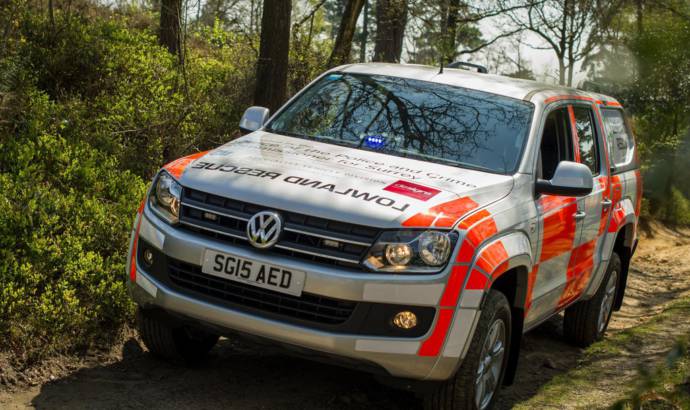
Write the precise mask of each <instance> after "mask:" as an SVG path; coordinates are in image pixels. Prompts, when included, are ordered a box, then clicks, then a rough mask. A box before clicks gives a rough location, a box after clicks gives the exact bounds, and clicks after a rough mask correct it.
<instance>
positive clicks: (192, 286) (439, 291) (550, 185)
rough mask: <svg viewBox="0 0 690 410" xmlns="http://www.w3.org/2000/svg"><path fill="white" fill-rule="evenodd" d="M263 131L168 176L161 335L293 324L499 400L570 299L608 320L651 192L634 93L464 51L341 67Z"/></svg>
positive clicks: (155, 272) (268, 338) (206, 339)
mask: <svg viewBox="0 0 690 410" xmlns="http://www.w3.org/2000/svg"><path fill="white" fill-rule="evenodd" d="M240 127H241V129H242V130H243V131H244V133H245V135H244V136H242V137H241V138H238V139H235V140H233V141H231V142H229V143H227V144H225V145H223V146H220V147H218V148H216V149H213V150H211V151H208V152H200V153H196V154H193V155H190V156H188V157H185V158H181V159H178V160H176V161H174V162H172V163H170V164H168V165H166V166H164V167H163V168H162V169H161V170H160V172H159V173H158V174H157V175H156V177H155V179H154V181H153V184H152V186H151V188H150V190H149V193H148V195H147V197H146V199H145V201H144V202H143V203H142V206H141V207H140V209H139V212H138V215H137V218H136V220H135V223H134V227H133V232H132V239H131V247H130V256H129V261H128V265H127V266H128V275H129V278H130V281H129V282H130V291H131V294H132V296H133V298H134V300H135V301H136V302H137V304H138V305H139V327H140V332H141V335H142V338H143V340H144V342H145V343H146V345H147V347H148V349H149V350H150V351H151V352H152V353H154V354H156V355H159V356H163V357H167V358H178V359H180V358H182V359H184V360H187V361H193V360H197V359H199V358H201V357H203V356H204V355H205V354H206V353H207V352H208V351H209V350H210V349H211V348H212V347H213V346H214V344H215V343H216V341H217V340H218V337H219V335H225V336H232V337H235V335H241V336H244V337H247V338H249V340H252V341H253V342H255V343H266V342H268V343H273V344H277V345H283V346H285V347H287V348H288V350H290V351H291V352H300V353H301V354H303V355H305V356H307V357H314V356H318V357H321V358H322V357H327V358H329V360H332V361H333V363H342V364H346V365H351V366H355V367H357V368H360V369H363V370H367V371H371V372H375V373H378V374H383V375H386V376H387V377H389V378H390V377H392V378H395V379H396V380H398V381H401V382H402V383H403V384H404V385H407V386H413V387H417V386H419V388H420V389H422V390H423V391H426V392H427V395H426V397H427V400H426V404H427V406H428V407H429V408H431V409H486V408H489V407H491V405H492V404H493V402H494V401H495V398H496V395H497V391H498V388H499V386H500V385H501V384H509V383H510V382H511V381H512V379H513V377H514V374H515V369H516V366H517V361H518V352H519V347H520V340H521V338H522V335H523V333H525V332H527V331H529V330H530V329H532V328H534V327H535V326H537V325H539V324H540V323H542V322H543V321H545V320H547V319H549V318H550V317H552V316H553V315H555V314H557V313H559V312H560V311H563V310H565V315H564V317H565V319H564V332H565V334H566V337H567V338H568V340H570V341H572V342H573V343H576V344H578V345H582V346H585V345H588V344H590V343H592V342H594V341H596V340H598V339H600V338H601V337H602V336H603V334H604V332H605V331H606V327H607V325H608V322H609V319H610V317H611V313H612V312H613V311H614V310H616V309H618V308H619V307H620V305H621V300H622V298H623V293H624V289H625V284H626V277H627V273H628V266H629V262H630V258H631V256H632V254H633V252H634V250H635V246H636V243H637V239H636V238H637V235H636V232H637V221H638V216H639V212H640V203H641V194H642V188H641V183H642V181H641V178H640V171H639V161H638V159H637V152H636V148H635V143H634V139H633V135H632V133H631V131H630V127H629V124H628V122H627V120H626V117H625V115H624V113H623V111H622V107H621V105H620V104H619V103H618V102H617V101H616V100H615V99H613V98H611V97H608V96H605V95H600V94H593V93H588V92H584V91H579V90H575V89H567V88H560V87H554V86H548V85H544V84H539V83H536V82H531V81H523V80H516V79H511V78H506V77H500V76H494V75H489V74H482V73H472V72H469V71H467V70H462V69H448V68H447V69H445V70H443V71H442V72H439V69H438V68H435V67H426V66H415V65H395V64H357V65H349V66H342V67H338V68H336V69H333V70H330V71H328V72H326V73H324V74H323V75H321V76H320V77H319V78H317V79H316V80H315V81H314V82H313V83H311V84H310V85H309V86H308V87H306V88H305V89H304V90H302V91H301V92H300V93H298V94H297V95H296V96H295V97H294V98H292V99H291V100H290V101H289V102H288V103H287V104H285V106H284V107H282V108H281V109H280V110H279V111H278V112H277V113H275V114H274V115H272V116H270V118H269V113H268V110H267V109H265V108H260V107H251V108H249V109H248V110H247V112H246V113H245V115H244V117H243V118H242V121H241V124H240Z"/></svg>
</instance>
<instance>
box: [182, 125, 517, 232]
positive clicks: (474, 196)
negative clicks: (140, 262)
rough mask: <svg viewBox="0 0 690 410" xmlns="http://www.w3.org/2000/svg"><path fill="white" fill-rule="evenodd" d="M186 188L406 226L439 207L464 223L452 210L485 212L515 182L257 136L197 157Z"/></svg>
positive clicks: (283, 207)
mask: <svg viewBox="0 0 690 410" xmlns="http://www.w3.org/2000/svg"><path fill="white" fill-rule="evenodd" d="M180 183H181V184H182V185H183V186H185V187H189V188H192V189H197V190H201V191H204V192H208V193H212V194H215V195H220V196H224V197H229V198H233V199H236V200H240V201H245V202H249V203H253V204H257V205H261V206H265V207H267V208H272V209H276V210H284V211H292V212H298V213H302V214H307V215H313V216H318V217H321V218H326V219H333V220H339V221H343V222H348V223H352V224H359V225H367V226H372V227H378V228H398V227H401V226H414V225H416V223H415V222H414V221H416V220H420V218H419V216H420V215H427V216H428V215H429V213H431V214H432V215H433V214H434V212H435V211H434V210H436V213H438V212H440V211H438V210H439V209H441V210H446V211H445V215H443V217H445V218H446V219H448V217H449V216H450V217H451V218H453V222H457V220H456V219H459V218H460V217H461V216H462V215H460V214H458V213H457V209H458V207H457V206H451V207H448V206H446V205H448V204H451V205H452V204H453V203H457V202H458V201H465V202H463V205H462V206H461V208H462V209H463V210H464V211H463V212H461V213H466V212H468V211H470V210H472V209H477V208H481V207H484V206H486V205H488V204H490V203H492V202H494V201H497V200H499V199H501V198H503V197H504V196H506V195H507V194H508V193H509V192H510V190H511V188H512V185H513V178H512V177H510V176H505V175H497V174H492V173H486V172H480V171H474V170H469V169H463V168H458V167H452V166H446V165H439V164H434V163H431V162H425V161H419V160H414V159H408V158H401V157H396V156H391V155H386V154H381V153H377V152H371V151H365V150H360V149H354V148H348V147H343V146H339V145H332V144H326V143H320V142H315V141H310V140H306V139H301V138H293V137H287V136H283V135H277V134H271V133H267V132H263V131H257V132H254V133H252V134H249V135H247V136H244V137H242V138H239V139H236V140H234V141H232V142H230V143H227V144H225V145H223V146H221V147H219V148H217V149H215V150H212V151H209V152H208V153H206V154H205V155H202V156H200V157H198V158H196V159H194V160H193V161H192V162H190V163H189V164H188V165H187V166H186V167H185V169H184V172H183V173H182V175H181V177H180ZM467 203H471V204H472V205H471V206H469V207H468V206H467ZM447 209H455V210H456V211H454V212H455V214H454V213H453V212H450V213H449V212H448V211H447ZM415 215H416V216H417V218H413V217H414V216H415ZM422 219H424V218H422ZM411 221H412V222H411ZM444 226H452V224H449V223H446V224H445V225H444Z"/></svg>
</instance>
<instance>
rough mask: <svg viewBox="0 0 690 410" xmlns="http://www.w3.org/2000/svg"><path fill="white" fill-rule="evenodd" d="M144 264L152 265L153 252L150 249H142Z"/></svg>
mask: <svg viewBox="0 0 690 410" xmlns="http://www.w3.org/2000/svg"><path fill="white" fill-rule="evenodd" d="M144 263H145V264H146V265H148V266H151V265H153V252H151V250H150V249H144Z"/></svg>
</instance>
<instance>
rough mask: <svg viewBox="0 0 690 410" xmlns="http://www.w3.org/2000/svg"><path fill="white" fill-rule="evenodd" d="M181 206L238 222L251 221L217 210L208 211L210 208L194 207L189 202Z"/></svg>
mask: <svg viewBox="0 0 690 410" xmlns="http://www.w3.org/2000/svg"><path fill="white" fill-rule="evenodd" d="M181 205H182V206H188V207H190V208H194V209H198V210H200V211H205V212H211V213H214V214H218V215H221V216H226V217H228V218H232V219H237V220H238V221H245V222H246V221H248V220H249V218H244V217H241V216H237V215H232V214H228V213H225V212H220V211H216V210H215V209H208V208H203V207H200V206H197V205H192V204H190V203H189V202H182V203H181Z"/></svg>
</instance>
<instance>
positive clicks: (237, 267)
mask: <svg viewBox="0 0 690 410" xmlns="http://www.w3.org/2000/svg"><path fill="white" fill-rule="evenodd" d="M201 271H202V272H203V273H205V274H207V275H213V276H217V277H219V278H223V279H229V280H233V281H235V282H242V283H246V284H248V285H252V286H257V287H260V288H264V289H270V290H273V291H276V292H281V293H287V294H289V295H294V296H299V295H301V294H302V289H304V277H305V276H306V274H305V273H304V272H303V271H299V270H293V269H286V268H283V267H280V266H275V265H270V264H267V263H262V262H258V261H255V260H251V259H246V258H242V257H239V256H236V255H230V254H227V253H223V252H218V251H214V250H210V249H207V250H206V251H205V252H204V263H203V265H202V267H201Z"/></svg>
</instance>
